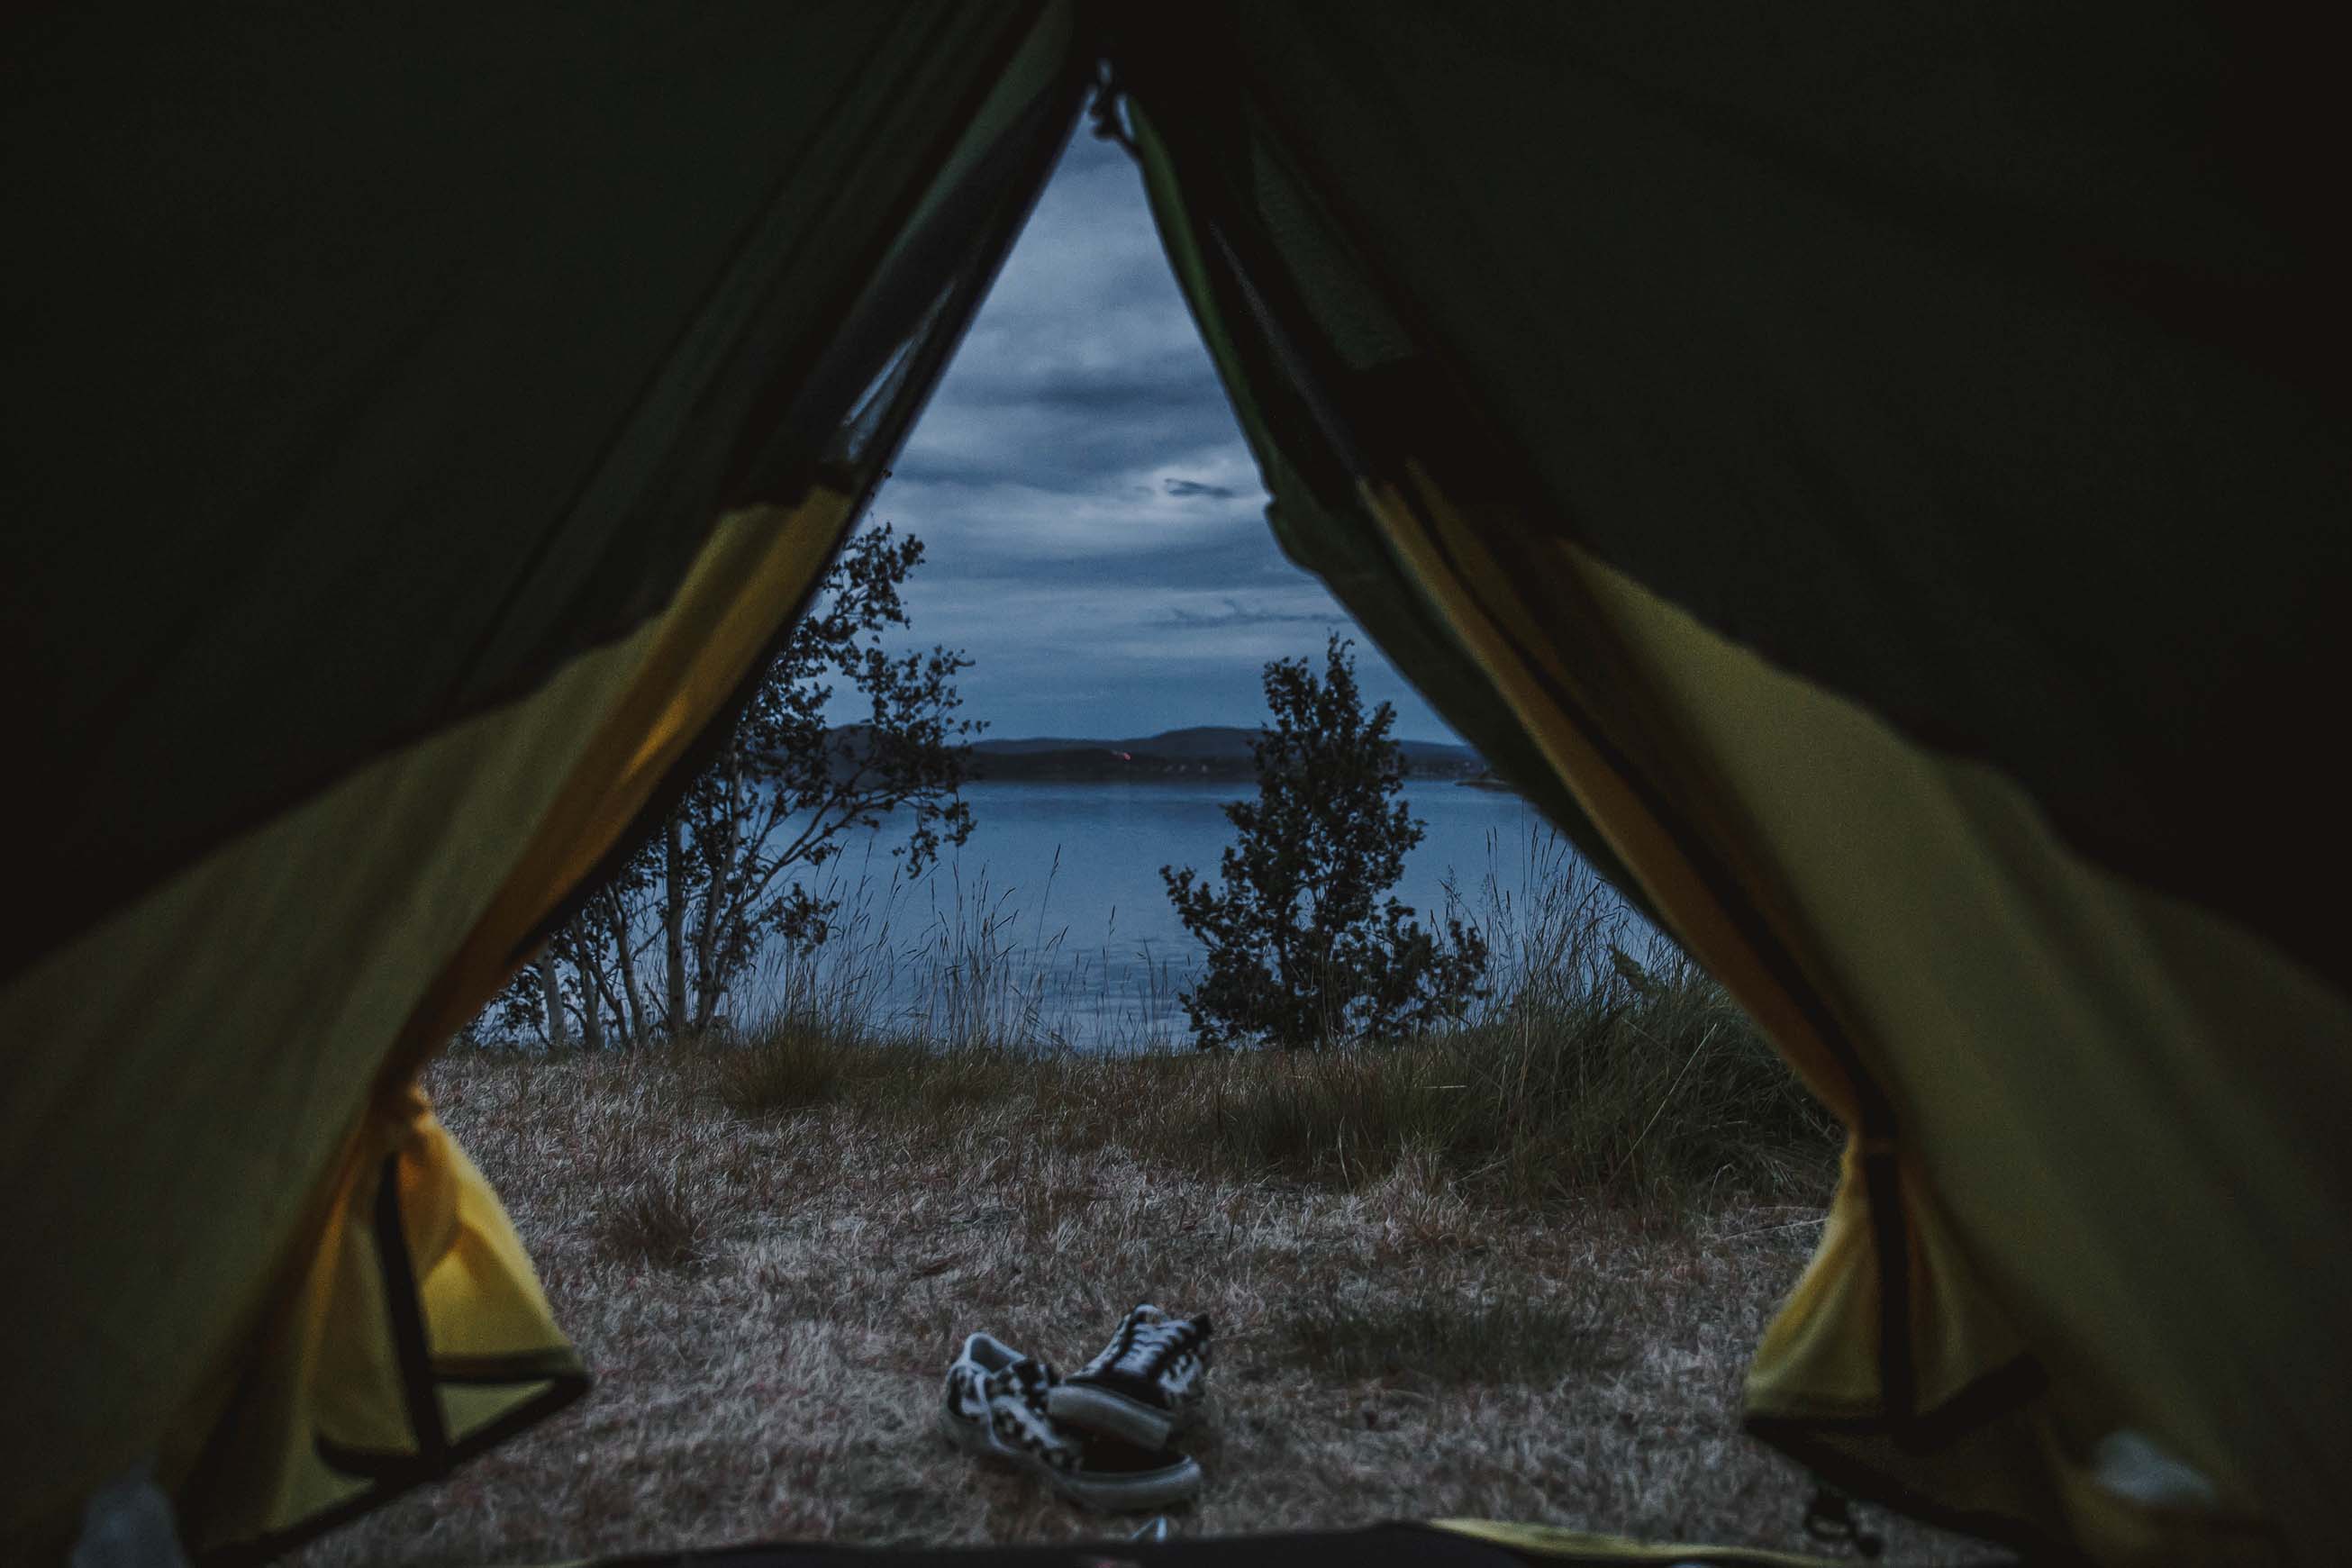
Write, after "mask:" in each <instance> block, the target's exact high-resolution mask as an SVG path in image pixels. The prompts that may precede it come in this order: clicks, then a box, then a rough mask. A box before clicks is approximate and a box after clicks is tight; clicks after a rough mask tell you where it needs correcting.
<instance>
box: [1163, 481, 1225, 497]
mask: <svg viewBox="0 0 2352 1568" xmlns="http://www.w3.org/2000/svg"><path fill="white" fill-rule="evenodd" d="M1160 488H1161V489H1163V490H1165V491H1167V492H1168V493H1169V494H1170V495H1171V496H1206V497H1209V498H1210V499H1211V500H1213V501H1230V500H1232V499H1233V498H1234V488H1233V486H1230V485H1204V484H1202V482H1201V481H1200V480H1198V479H1162V480H1161V481H1160Z"/></svg>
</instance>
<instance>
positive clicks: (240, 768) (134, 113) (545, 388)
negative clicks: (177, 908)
mask: <svg viewBox="0 0 2352 1568" xmlns="http://www.w3.org/2000/svg"><path fill="white" fill-rule="evenodd" d="M1033 14H1034V8H1031V7H1014V8H1011V9H1007V10H1003V11H1002V12H1000V11H997V10H994V9H991V8H973V7H953V6H922V7H894V6H871V5H850V4H844V5H821V6H804V5H795V6H793V7H790V8H781V7H772V6H758V5H747V6H719V7H710V8H699V7H698V8H697V10H696V12H695V14H694V15H693V16H660V15H656V14H653V13H648V12H644V11H642V10H639V9H636V8H632V7H621V8H617V9H613V8H597V7H588V8H582V9H553V10H550V9H547V8H542V7H525V8H520V9H508V8H503V7H499V8H492V9H489V10H484V9H482V8H479V7H467V6H451V7H445V8H442V9H439V10H437V11H435V10H425V11H417V10H404V11H402V12H401V13H399V14H398V15H396V16H394V15H384V16H349V15H344V16H327V15H320V14H311V13H302V12H286V11H280V10H275V9H252V10H245V9H236V8H228V9H225V10H215V9H214V8H210V7H184V8H178V9H173V10H169V11H164V12H159V13H155V14H151V15H142V16H137V17H136V18H132V17H129V16H115V17H110V16H107V15H106V14H104V13H101V12H97V11H90V12H80V11H61V12H58V13H54V14H52V15H50V16H47V17H46V18H44V19H41V20H39V21H37V22H36V23H34V24H32V25H31V26H29V27H28V28H27V29H26V32H25V36H23V37H20V38H19V39H18V40H16V42H14V43H12V46H11V47H10V49H9V52H8V57H7V60H6V64H5V71H6V76H5V80H4V81H0V93H5V99H6V103H7V109H6V114H7V117H8V122H7V140H6V152H5V157H6V159H7V163H6V166H5V174H0V178H5V182H6V189H7V190H8V191H9V192H10V193H11V196H12V201H13V204H14V205H15V207H16V210H17V211H18V212H20V213H22V214H26V216H27V218H28V220H29V219H31V218H32V217H33V215H34V214H37V222H34V223H33V224H32V226H31V228H30V229H29V230H28V234H29V235H31V237H32V240H33V243H27V244H23V245H16V246H10V247H9V248H8V252H7V255H6V256H5V260H0V268H5V271H0V293H5V300H6V304H5V307H0V308H5V310H6V311H7V313H8V319H7V327H6V337H7V341H8V344H9V361H10V368H9V375H8V378H7V382H6V392H5V398H6V402H5V404H0V431H5V434H0V441H5V443H6V446H5V459H0V461H5V465H6V472H7V474H8V476H9V483H10V497H9V501H10V509H11V517H12V519H13V525H12V527H11V528H10V529H9V538H8V556H7V559H6V562H5V574H0V595H5V599H0V627H5V632H0V635H5V638H6V643H5V661H6V664H7V666H8V667H9V668H11V669H23V670H28V671H30V670H37V671H38V672H39V673H40V676H41V678H40V680H39V681H38V683H37V684H35V685H30V686H29V687H28V688H27V689H26V691H25V692H24V693H23V695H22V699H21V701H20V703H19V706H18V710H17V711H18V714H19V719H18V730H17V738H18V745H19V747H21V748H22V752H23V754H24V755H26V756H27V757H37V758H40V759H41V763H40V766H39V767H38V768H35V769H32V770H30V774H29V777H26V778H24V779H20V788H21V789H23V790H24V791H25V793H24V795H23V797H22V798H21V803H20V809H21V810H23V811H25V812H26V813H27V814H28V815H29V816H31V817H32V818H33V819H34V820H37V821H41V822H42V823H43V824H44V831H43V832H42V834H41V835H40V836H39V838H38V840H37V842H35V843H33V844H30V845H28V846H27V853H28V855H29V857H30V863H29V864H28V865H26V867H25V874H26V876H27V878H28V879H29V880H30V881H31V882H32V883H35V884H36V885H38V886H41V887H43V888H45V889H47V890H50V893H51V896H50V897H49V898H47V899H45V900H43V901H42V904H41V906H40V907H39V908H38V909H37V910H36V909H34V908H32V907H30V906H29V905H27V904H14V905H13V906H12V908H11V911H10V913H9V915H7V917H6V918H7V920H8V922H9V925H8V928H7V930H6V932H5V942H0V954H5V956H0V964H5V965H6V966H7V967H8V968H9V969H12V970H13V969H15V968H16V967H21V966H22V965H24V964H26V963H27V962H29V961H30V960H32V959H33V958H35V957H37V956H39V955H40V954H41V953H43V952H44V951H46V950H47V949H48V948H49V947H51V946H55V945H56V944H58V943H59V942H62V941H64V940H66V939H68V938H69V937H71V936H74V935H76V934H77V933H78V932H79V931H80V930H82V929H83V928H84V927H85V926H86V925H88V924H89V922H90V921H92V920H93V919H95V918H97V917H98V916H99V915H101V914H102V913H103V912H104V911H106V910H107V909H110V908H112V907H115V906H117V905H119V904H121V903H122V902H123V901H124V900H125V899H127V898H128V897H130V896H131V895H132V894H136V893H137V892H139V891H140V890H141V889H142V888H145V887H148V886H151V885H152V884H153V883H155V882H156V881H157V880H158V879H159V878H161V877H162V876H163V875H165V874H167V873H171V872H173V871H174V870H177V869H180V868H182V867H184V866H185V865H187V864H188V863H190V862H192V861H193V860H194V858H195V857H197V856H198V855H200V854H201V853H202V852H205V850H207V849H209V848H211V847H213V846H215V845H216V844H218V843H219V842H220V841H222V840H223V839H224V838H226V836H228V835H230V834H234V833H236V832H238V831H243V830H245V829H247V828H249V827H251V826H253V825H254V824H255V823H256V822H257V821H260V820H262V819H263V818H264V817H265V816H266V815H267V814H268V813H272V812H275V811H278V810H283V809H284V808H285V807H286V806H288V805H289V803H291V802H292V801H294V800H299V799H300V798H302V796H304V795H305V794H306V793H308V792H310V791H314V790H316V789H318V788H320V786H321V785H322V784H324V783H325V782H327V781H329V780H331V779H334V778H337V777H339V776H341V775H343V774H346V773H348V772H349V771H350V770H351V769H352V768H354V767H355V766H357V765H359V764H361V763H363V762H364V761H366V760H368V759H369V758H374V757H377V756H381V755H383V753H384V752H385V751H386V750H387V749H389V748H391V747H397V746H399V745H402V744H404V743H406V742H408V741H411V740H413V739H415V738H416V737H419V736H423V735H427V734H430V733H432V732H434V731H435V730H436V729H438V728H441V727H446V726H447V725H449V724H451V723H453V722H455V721H457V719H459V718H461V717H463V716H467V715H469V714H474V713H478V712H480V711H483V710H484V709H485V708H486V707H488V706H493V705H495V704H498V703H500V702H504V701H508V700H511V699H512V698H514V697H515V696H517V695H521V694H525V693H528V692H530V691H531V690H533V689H534V688H535V687H537V686H538V685H540V684H541V683H542V682H543V681H544V680H545V678H546V676H547V675H548V674H549V673H550V672H551V670H553V669H555V668H557V667H559V666H560V665H562V663H563V662H564V661H565V660H567V659H568V658H571V657H572V656H573V655H576V654H577V653H580V652H582V651H583V650H584V649H587V648H590V647H593V646H595V645H598V644H600V643H609V642H611V641H612V640H614V638H616V637H617V636H619V635H620V634H621V633H622V632H625V631H626V630H628V629H629V628H631V627H633V626H635V625H638V624H641V623H642V622H644V621H646V619H647V618H648V617H649V616H650V615H651V614H652V613H653V612H655V610H656V608H657V607H658V606H659V605H661V604H662V603H663V602H664V601H666V600H667V597H668V595H669V592H670V591H671V589H672V588H673V587H674V586H675V584H676V583H677V580H678V579H679V577H680V576H681V575H682V573H683V572H684V570H685V569H686V565H687V563H688V561H689V560H690V559H692V558H693V555H694V552H695V550H696V549H697V548H698V545H699V544H700V542H701V541H702V540H703V539H704V538H706V537H707V535H708V532H709V527H710V524H711V521H712V519H714V518H715V517H718V516H719V513H720V511H722V510H723V509H725V508H727V507H735V506H741V505H743V504H746V503H747V502H751V501H755V500H790V499H792V498H793V497H796V496H798V495H799V494H801V493H802V492H803V491H804V490H805V489H806V487H807V486H808V485H809V484H810V483H811V481H812V477H813V476H814V473H815V470H816V467H817V465H819V464H820V463H821V462H823V461H825V460H826V459H827V458H829V457H832V456H835V454H833V453H832V452H830V451H829V447H830V446H831V445H832V444H833V443H834V442H835V435H836V427H837V426H838V424H839V423H840V421H841V419H842V417H843V416H844V414H845V412H846V410H847V409H848V408H849V407H850V405H851V402H852V401H853V400H854V399H855V398H856V396H857V395H858V394H859V393H860V392H863V391H864V390H865V383H866V382H869V381H870V380H871V379H872V378H873V377H874V376H875V375H876V374H877V373H878V372H879V371H881V369H882V368H883V366H884V364H885V363H886V362H887V360H888V357H889V355H890V354H891V353H893V352H894V351H895V350H898V348H899V346H900V341H901V340H902V339H903V337H904V336H905V334H906V333H907V332H908V330H909V329H911V328H912V327H913V326H914V325H915V323H916V320H917V319H918V318H919V313H920V312H921V310H922V309H924V308H928V307H929V306H930V305H931V304H932V302H933V295H934V294H935V293H936V291H937V290H939V289H940V287H944V286H945V284H946V283H947V281H948V280H949V278H950V277H951V276H952V275H954V274H955V273H958V272H961V271H963V270H965V269H966V268H967V266H968V264H969V263H971V260H972V259H973V258H974V257H975V256H978V255H980V254H981V251H980V248H979V247H978V246H975V245H974V243H973V241H974V239H975V233H974V230H975V226H976V225H975V222H974V220H975V218H976V217H977V216H978V215H979V214H961V216H960V221H958V222H957V223H956V224H955V225H953V227H952V230H951V231H950V235H949V236H945V238H946V243H945V244H944V245H943V246H941V247H940V249H939V250H938V251H937V252H936V254H934V255H933V256H929V257H928V258H925V259H928V260H929V263H930V264H931V266H932V268H933V276H931V277H929V279H928V280H927V283H925V282H924V280H917V279H909V280H908V283H909V284H910V285H918V287H912V288H908V287H903V286H902V289H901V292H902V293H904V294H906V296H907V297H906V298H896V299H887V298H874V297H873V294H874V286H875V284H876V282H877V272H878V271H879V269H880V268H881V266H882V263H883V260H884V257H885V256H886V254H887V252H888V250H889V247H891V246H893V245H895V244H897V243H898V240H899V238H900V236H901V235H902V233H904V232H905V231H906V229H907V226H908V219H909V217H910V215H911V214H912V211H913V208H914V205H915V204H916V203H917V202H918V201H919V199H921V197H922V195H923V193H924V191H925V189H926V187H927V184H928V182H929V178H930V175H931V173H932V172H933V171H934V170H936V169H937V168H938V167H939V166H940V163H941V162H943V161H945V160H946V158H947V157H948V155H949V152H950V149H951V148H952V147H954V146H955V145H956V143H957V142H958V141H959V140H960V139H961V138H962V137H963V136H964V134H965V132H966V131H967V129H968V127H969V126H970V123H971V120H972V118H973V116H974V114H975V113H976V111H977V110H978V107H979V105H980V103H981V101H982V98H983V97H984V96H985V95H986V94H987V92H988V91H989V90H990V89H992V87H993V86H994V85H995V82H996V80H997V78H998V75H999V73H1000V71H1001V70H1002V68H1003V65H1004V63H1005V61H1006V60H1007V58H1008V57H1009V56H1010V53H1011V51H1012V49H1013V47H1016V46H1017V45H1018V43H1019V42H1020V40H1021V39H1022V38H1023V37H1025V36H1026V25H1027V22H1028V19H1029V18H1030V16H1032V15H1033ZM125 84H135V86H132V87H130V88H126V86H125ZM1070 111H1071V110H1070V106H1069V105H1068V104H1067V103H1064V104H1062V105H1061V106H1060V107H1059V109H1058V110H1057V112H1056V114H1055V117H1054V120H1053V124H1052V127H1051V131H1052V137H1051V138H1049V140H1055V141H1057V140H1058V136H1059V133H1060V131H1061V130H1062V127H1063V123H1064V117H1066V115H1067V114H1068V113H1069V112H1070ZM1034 141H1035V139H1034V137H1033V138H1032V143H1033V145H1034ZM1032 162H1033V164H1034V162H1035V160H1034V157H1033V158H1032ZM44 240H46V242H47V243H43V241H44ZM982 277H983V278H984V277H985V269H984V268H983V269H982ZM861 298H864V299H865V301H866V307H865V308H866V310H867V311H868V312H869V315H870V317H871V319H862V320H861V319H854V317H855V313H856V311H857V309H858V308H859V302H860V300H861ZM877 308H886V309H892V308H894V309H892V314H890V315H889V316H888V317H887V318H886V317H884V316H880V315H872V314H871V313H872V312H874V311H876V310H877ZM99 581H103V582H104V583H105V584H106V585H107V588H106V592H105V596H104V598H103V599H102V600H100V601H93V599H92V597H91V595H90V594H89V592H88V591H87V588H86V586H85V585H88V584H90V583H94V582H99ZM322 632H326V633H328V634H331V638H332V643H333V654H332V656H331V657H320V656H317V652H316V651H317V650H318V648H319V646H320V641H321V637H322ZM68 649H70V650H72V656H71V657H69V658H68V657H64V656H62V652H63V651H64V650H68ZM154 758H172V759H173V766H172V767H170V768H156V767H154V766H153V765H152V760H153V759H154Z"/></svg>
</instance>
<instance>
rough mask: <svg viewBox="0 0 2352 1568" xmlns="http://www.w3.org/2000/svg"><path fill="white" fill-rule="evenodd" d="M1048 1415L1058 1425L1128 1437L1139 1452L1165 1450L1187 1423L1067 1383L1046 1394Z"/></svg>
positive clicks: (1121, 1397)
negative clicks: (1062, 1422) (1063, 1424)
mask: <svg viewBox="0 0 2352 1568" xmlns="http://www.w3.org/2000/svg"><path fill="white" fill-rule="evenodd" d="M1045 1410H1046V1413H1047V1414H1048V1415H1050V1416H1053V1417H1054V1419H1055V1420H1056V1421H1066V1422H1067V1423H1068V1424H1069V1425H1071V1426H1073V1427H1085V1428H1086V1429H1087V1431H1089V1432H1102V1433H1106V1434H1108V1435H1109V1436H1110V1437H1124V1438H1126V1439H1127V1440H1128V1441H1129V1442H1130V1443H1133V1444H1134V1445H1135V1446H1136V1447H1137V1448H1153V1449H1158V1448H1166V1447H1167V1446H1168V1439H1169V1438H1171V1437H1174V1436H1175V1435H1176V1433H1177V1430H1178V1428H1180V1427H1182V1426H1183V1422H1182V1421H1181V1420H1180V1419H1178V1418H1177V1417H1176V1416H1171V1415H1170V1414H1169V1413H1168V1412H1167V1411H1165V1410H1160V1409H1155V1408H1153V1407H1152V1406H1149V1405H1146V1404H1144V1403H1143V1402H1142V1401H1141V1400H1139V1399H1129V1397H1128V1396H1126V1395H1124V1394H1113V1393H1111V1392H1110V1391H1109V1390H1108V1389H1107V1388H1089V1387H1087V1385H1085V1384H1082V1383H1079V1384H1073V1383H1064V1384H1059V1385H1055V1387H1053V1388H1050V1389H1048V1390H1046V1393H1045Z"/></svg>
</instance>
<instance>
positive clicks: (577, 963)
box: [572, 943, 604, 1051]
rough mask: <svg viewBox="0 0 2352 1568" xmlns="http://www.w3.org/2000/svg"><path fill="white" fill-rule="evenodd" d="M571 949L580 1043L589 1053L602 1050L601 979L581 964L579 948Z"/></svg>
mask: <svg viewBox="0 0 2352 1568" xmlns="http://www.w3.org/2000/svg"><path fill="white" fill-rule="evenodd" d="M582 946H584V944H581V943H574V944H573V945H572V968H573V969H575V970H577V971H578V972H579V975H580V1043H581V1044H583V1045H584V1046H586V1047H587V1048H588V1049H589V1050H590V1051H603V1050H604V985H603V983H602V980H601V977H598V976H597V975H596V974H595V973H593V971H592V970H591V969H590V967H588V965H586V964H585V963H583V962H582V961H581V959H582V956H583V955H582V953H581V951H580V949H581V947H582Z"/></svg>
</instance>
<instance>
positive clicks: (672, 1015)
mask: <svg viewBox="0 0 2352 1568" xmlns="http://www.w3.org/2000/svg"><path fill="white" fill-rule="evenodd" d="M662 834H663V839H662V849H663V862H662V880H663V883H664V884H665V885H664V887H663V889H662V959H663V961H664V962H665V963H666V964H667V966H668V972H667V974H666V975H665V976H664V977H663V980H664V990H665V995H664V998H663V1001H664V1003H665V1004H666V1007H667V1019H668V1022H669V1032H670V1038H671V1039H672V1040H676V1039H677V1037H678V1036H680V1035H682V1034H684V1033H685V1032H686V893H687V885H686V831H685V829H684V828H682V827H681V826H680V825H679V822H678V814H677V812H673V813H671V815H670V819H669V824H668V826H667V827H665V828H664V829H663V830H662Z"/></svg>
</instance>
